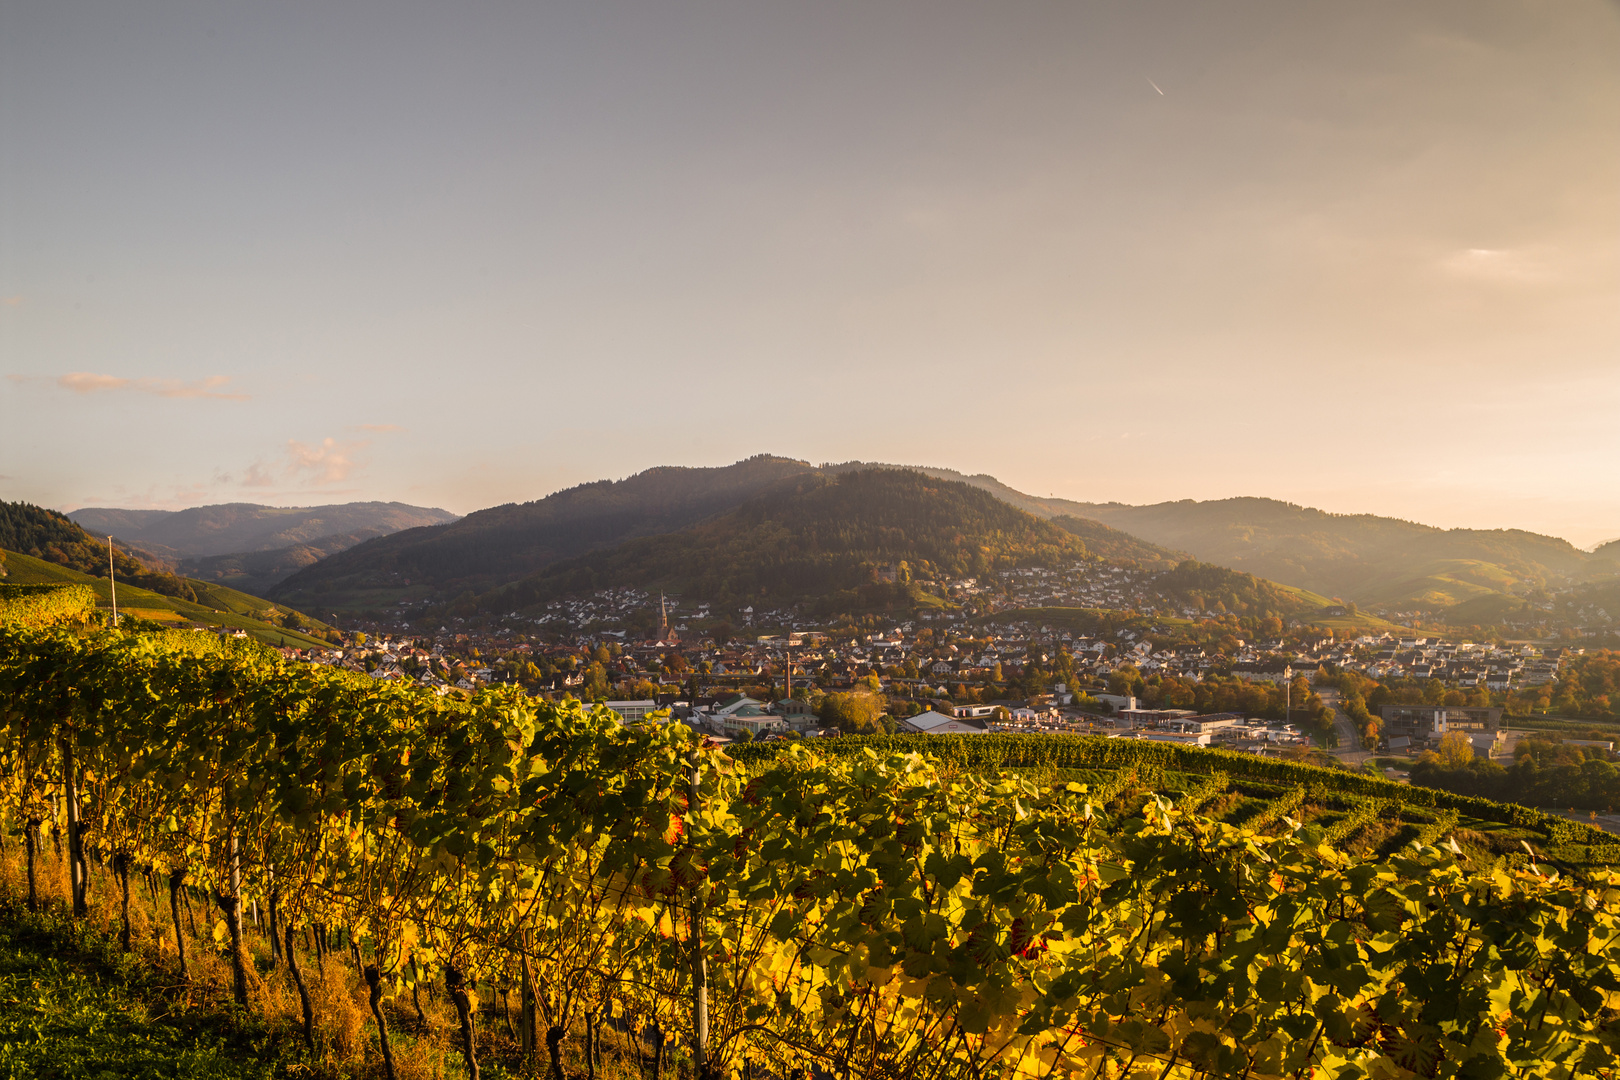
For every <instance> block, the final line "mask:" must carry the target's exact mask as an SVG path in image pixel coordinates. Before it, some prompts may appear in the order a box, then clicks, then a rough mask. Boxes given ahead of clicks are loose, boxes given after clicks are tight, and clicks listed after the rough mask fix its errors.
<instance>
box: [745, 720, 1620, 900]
mask: <svg viewBox="0 0 1620 1080" xmlns="http://www.w3.org/2000/svg"><path fill="white" fill-rule="evenodd" d="M781 745H782V744H781V743H755V744H750V745H744V746H741V747H735V748H733V749H732V753H733V754H734V755H735V756H736V757H737V758H738V759H740V760H742V761H745V762H748V763H750V764H758V763H760V762H764V761H767V760H769V759H770V757H771V756H772V755H773V754H775V753H776V752H777V749H778V748H779V747H780V746H781ZM868 749H870V750H874V751H876V752H878V753H880V754H889V753H895V752H906V751H916V750H919V749H920V750H923V751H925V752H926V753H928V754H929V755H930V756H931V757H933V758H934V759H935V760H936V761H937V762H938V763H939V765H940V767H941V768H943V769H944V770H945V771H946V772H947V773H948V774H950V775H955V774H956V773H982V772H986V771H989V772H996V771H1007V772H1011V773H1015V774H1016V775H1018V776H1020V777H1022V778H1023V779H1026V780H1030V781H1033V782H1036V783H1052V782H1067V781H1079V782H1083V783H1088V784H1091V785H1092V786H1093V792H1094V793H1095V792H1096V791H1099V790H1106V791H1108V792H1110V793H1112V794H1110V798H1109V799H1098V798H1097V796H1096V794H1093V796H1092V798H1093V801H1097V802H1102V803H1108V802H1109V801H1110V800H1112V804H1111V805H1112V809H1113V810H1114V811H1115V812H1117V813H1124V814H1135V813H1139V812H1140V810H1141V807H1142V805H1143V804H1144V803H1145V801H1146V800H1148V799H1149V798H1151V797H1152V796H1153V795H1154V794H1166V795H1173V796H1178V805H1180V806H1181V807H1182V809H1186V810H1192V809H1200V808H1202V809H1203V811H1204V813H1205V814H1206V815H1207V816H1210V817H1212V818H1215V819H1216V820H1220V821H1224V822H1228V823H1230V824H1234V825H1241V826H1242V827H1244V828H1248V829H1258V828H1261V827H1263V826H1265V825H1267V824H1269V823H1270V822H1271V821H1273V820H1275V817H1276V816H1277V815H1278V814H1279V813H1286V814H1291V815H1293V816H1294V817H1296V818H1298V819H1299V820H1301V821H1306V822H1310V823H1312V824H1316V825H1318V826H1320V827H1322V828H1324V829H1326V830H1327V832H1328V835H1329V838H1330V842H1332V843H1334V844H1335V845H1346V844H1347V845H1349V846H1348V849H1347V850H1350V851H1351V852H1352V853H1353V854H1356V855H1357V856H1358V857H1362V858H1387V857H1389V856H1391V855H1393V854H1395V853H1396V852H1397V851H1399V850H1401V849H1402V848H1404V847H1406V846H1407V845H1409V844H1410V842H1411V841H1412V840H1413V839H1415V838H1418V837H1420V836H1421V837H1423V838H1424V842H1425V843H1428V842H1431V840H1432V839H1433V838H1434V837H1437V836H1440V835H1441V833H1442V832H1444V833H1445V834H1446V835H1447V836H1448V837H1450V838H1451V839H1453V840H1455V841H1456V842H1458V843H1459V844H1460V845H1461V846H1462V848H1463V850H1464V852H1465V853H1466V854H1467V855H1468V856H1469V857H1470V858H1471V859H1473V860H1475V861H1478V862H1481V863H1482V864H1489V863H1492V862H1495V861H1501V862H1502V863H1503V864H1504V865H1510V866H1515V867H1517V866H1523V865H1526V864H1527V863H1528V861H1533V860H1536V859H1539V860H1540V861H1541V862H1543V863H1546V864H1550V865H1552V866H1554V867H1555V868H1557V869H1559V870H1560V871H1563V872H1566V873H1569V872H1573V873H1590V872H1598V871H1606V870H1607V869H1608V868H1610V867H1615V866H1620V836H1616V835H1615V834H1613V833H1609V832H1605V831H1604V830H1602V829H1599V828H1596V827H1594V826H1591V825H1585V824H1581V823H1579V822H1574V821H1570V820H1567V819H1565V818H1562V817H1555V816H1552V815H1549V814H1544V813H1541V812H1539V811H1537V810H1533V809H1530V808H1528V807H1524V806H1518V805H1515V804H1512V803H1499V802H1492V801H1490V800H1488V799H1480V798H1474V797H1472V796H1467V795H1456V794H1452V793H1451V792H1447V791H1441V790H1439V789H1436V788H1426V787H1412V786H1409V785H1406V784H1397V783H1395V782H1394V781H1390V780H1385V779H1383V778H1382V777H1379V776H1375V775H1372V774H1369V773H1357V772H1348V771H1345V770H1342V769H1326V768H1319V767H1317V766H1314V765H1305V764H1300V763H1297V762H1292V761H1286V760H1283V759H1280V758H1267V757H1258V756H1256V755H1253V754H1244V753H1238V752H1234V751H1226V750H1211V749H1202V748H1198V749H1194V748H1191V747H1183V746H1176V745H1173V744H1167V743H1158V742H1150V741H1145V740H1122V739H1102V738H1096V737H1092V736H1084V735H932V736H926V737H919V736H888V735H873V736H862V737H856V738H849V737H844V738H840V739H837V740H833V741H832V742H831V743H830V745H828V746H827V747H826V748H825V749H824V752H827V753H833V754H858V753H862V752H864V751H865V750H868ZM1212 784H1214V785H1218V787H1219V789H1220V790H1221V791H1223V792H1225V793H1226V795H1225V798H1224V799H1222V800H1221V802H1220V804H1219V805H1218V806H1211V805H1208V804H1207V803H1206V801H1205V800H1204V799H1203V798H1202V793H1203V792H1204V791H1206V790H1212V789H1210V788H1209V785H1212ZM1102 785H1109V786H1106V787H1103V786H1102ZM1189 797H1192V798H1196V799H1198V801H1197V802H1196V803H1189V802H1188V801H1187V799H1188V798H1189ZM1441 822H1444V823H1446V828H1445V829H1440V828H1438V827H1437V825H1438V823H1441ZM1526 845H1528V848H1527V847H1526Z"/></svg>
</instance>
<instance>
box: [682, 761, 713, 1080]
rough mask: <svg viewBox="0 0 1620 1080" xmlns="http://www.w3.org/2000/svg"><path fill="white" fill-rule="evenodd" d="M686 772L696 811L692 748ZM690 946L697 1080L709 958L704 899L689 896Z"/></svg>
mask: <svg viewBox="0 0 1620 1080" xmlns="http://www.w3.org/2000/svg"><path fill="white" fill-rule="evenodd" d="M688 760H689V761H690V763H691V764H690V766H689V767H688V769H687V773H686V805H687V811H686V812H687V814H688V815H689V816H691V817H696V816H697V812H698V797H699V796H698V752H697V751H696V750H693V751H692V755H691V757H690V758H689V759H688ZM690 918H691V932H690V935H689V937H690V939H691V940H690V942H689V945H690V948H691V950H692V952H691V963H692V1065H693V1072H694V1074H695V1075H696V1077H697V1080H710V1076H711V1073H710V1071H709V961H708V957H707V956H705V955H704V952H703V900H702V898H701V897H699V896H694V897H693V898H692V909H691V915H690Z"/></svg>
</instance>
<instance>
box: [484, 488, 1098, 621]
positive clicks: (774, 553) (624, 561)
mask: <svg viewBox="0 0 1620 1080" xmlns="http://www.w3.org/2000/svg"><path fill="white" fill-rule="evenodd" d="M1085 555H1086V547H1085V544H1084V543H1082V542H1081V541H1080V540H1079V539H1078V538H1077V537H1075V536H1073V535H1072V534H1070V533H1068V532H1066V531H1064V530H1063V529H1060V528H1058V527H1057V526H1055V525H1053V524H1051V523H1050V522H1046V521H1042V520H1040V519H1039V518H1036V517H1034V516H1032V515H1030V514H1027V513H1025V512H1024V511H1022V510H1018V509H1016V508H1014V507H1011V506H1008V505H1007V504H1006V503H1003V502H1001V501H1000V500H999V499H997V498H995V497H994V496H992V495H990V494H989V493H988V492H985V491H982V490H980V489H978V488H975V487H972V486H970V485H968V484H963V483H959V482H955V481H943V480H934V479H931V478H929V477H926V476H924V475H922V474H921V473H916V472H909V471H903V470H888V469H880V470H868V471H862V472H850V473H842V474H839V475H837V476H833V477H827V476H822V475H819V474H817V475H807V476H804V477H801V478H799V479H797V480H795V481H793V482H792V483H791V484H788V485H784V486H782V487H779V488H778V489H777V490H774V491H772V492H770V493H769V494H766V495H762V496H760V497H758V498H756V499H752V500H750V501H749V502H747V503H745V504H744V505H742V506H741V507H738V508H737V509H736V510H733V511H731V512H729V513H726V514H723V515H721V516H719V517H717V518H714V519H712V520H710V521H707V522H704V523H702V524H700V525H697V526H694V527H693V528H690V529H685V530H682V531H680V532H676V533H670V534H667V535H663V536H654V537H646V538H643V539H640V540H633V541H631V542H629V543H627V544H624V545H622V546H620V547H618V548H616V549H614V550H612V551H604V552H599V553H595V554H591V555H587V556H583V557H581V558H578V559H573V560H569V561H567V562H563V563H559V564H557V565H556V566H554V567H550V568H548V569H546V570H544V571H542V572H541V573H539V574H537V575H535V576H534V577H531V578H528V579H526V580H524V581H521V582H518V583H517V584H515V585H512V586H510V587H507V588H504V589H499V590H497V591H495V592H493V593H491V594H489V595H488V596H487V597H484V598H482V599H481V600H480V602H479V606H480V607H481V608H483V609H485V610H488V611H507V610H511V609H513V608H525V607H530V606H532V605H535V604H540V603H544V602H545V601H547V600H552V599H556V598H558V597H562V596H566V595H571V594H577V593H583V592H590V591H592V590H595V589H600V588H607V587H611V586H622V585H629V586H637V587H643V588H647V587H653V586H657V587H664V588H669V589H671V590H672V591H679V592H681V593H682V594H684V595H690V596H701V597H703V598H705V599H707V600H710V601H712V602H715V603H719V604H722V605H729V606H741V605H744V604H759V603H767V604H770V603H793V602H798V601H811V602H813V603H816V604H820V605H824V606H829V610H845V608H842V607H840V606H839V605H841V604H845V603H847V601H848V598H849V597H850V596H851V595H856V596H859V595H861V590H863V589H865V590H867V593H868V594H869V595H868V600H869V601H870V602H896V601H899V602H909V600H910V598H911V596H912V594H911V592H910V591H909V590H910V589H911V588H913V587H916V586H917V585H918V584H919V583H921V582H923V581H926V580H929V579H935V578H954V577H983V576H988V575H990V574H993V573H994V572H995V571H998V570H1004V569H1008V568H1011V567H1015V566H1034V565H1050V564H1056V563H1070V562H1073V561H1074V560H1076V559H1079V558H1083V557H1085ZM901 563H905V564H906V567H905V572H906V573H908V574H909V577H910V578H911V581H910V582H909V583H908V582H906V581H904V580H903V579H902V577H901V575H902V569H901V567H900V564H901ZM879 575H882V576H884V577H888V576H891V575H892V576H893V577H894V578H895V580H893V581H884V580H878V576H879Z"/></svg>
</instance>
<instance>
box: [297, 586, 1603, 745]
mask: <svg viewBox="0 0 1620 1080" xmlns="http://www.w3.org/2000/svg"><path fill="white" fill-rule="evenodd" d="M1154 576H1155V575H1153V574H1152V573H1149V572H1143V571H1134V570H1130V569H1121V568H1117V567H1109V566H1106V565H1104V566H1100V567H1099V566H1093V565H1088V564H1081V565H1079V566H1077V567H1075V568H1072V569H1070V570H1069V571H1066V572H1057V571H1043V570H1012V571H1007V572H1004V573H1003V574H1001V575H999V580H997V581H995V582H992V583H988V584H989V585H990V587H987V586H986V583H981V582H978V581H975V580H973V579H959V580H951V581H946V582H941V583H939V589H940V595H941V596H942V597H945V598H949V600H950V601H951V606H950V607H948V608H947V607H941V608H939V609H923V610H921V611H920V612H918V613H917V615H916V617H915V618H913V619H909V620H903V621H893V622H882V621H880V620H879V619H878V618H877V617H875V616H867V617H865V618H863V619H861V620H858V621H857V620H851V619H846V620H843V621H840V622H838V623H825V624H820V625H817V624H815V623H814V622H813V620H808V619H806V618H805V617H804V616H803V615H802V613H799V612H795V611H781V610H760V611H756V610H754V609H752V608H751V607H746V606H745V607H744V608H743V609H742V610H740V611H736V612H731V613H725V615H722V614H721V613H716V612H713V611H712V610H711V608H710V606H709V605H708V604H706V603H695V604H683V603H682V601H680V600H679V599H677V598H671V597H667V596H660V595H657V594H651V593H648V592H645V591H641V590H636V589H630V588H616V589H609V590H602V591H599V592H596V593H594V594H591V595H589V596H586V597H582V598H577V599H570V600H567V601H558V602H553V603H551V604H549V605H547V606H546V608H545V609H544V610H542V611H540V612H539V613H538V614H533V615H528V616H524V615H520V614H519V613H516V612H514V613H510V614H508V615H507V616H506V617H504V618H501V619H496V620H473V621H468V620H462V619H450V620H448V622H447V623H446V624H445V625H442V626H439V627H436V628H431V629H429V630H428V631H427V632H423V631H422V630H421V629H419V628H418V629H410V628H407V627H405V626H404V625H403V624H399V623H395V624H393V625H391V626H390V625H379V626H374V627H372V629H371V631H370V632H369V633H363V632H357V633H354V634H352V635H351V640H350V641H349V642H348V643H346V644H345V645H343V646H341V647H338V648H333V649H330V650H325V651H320V650H314V651H311V653H309V654H308V655H307V658H308V659H310V660H312V661H313V662H315V663H319V664H333V665H339V666H342V667H346V668H350V669H353V670H356V671H363V672H365V673H366V674H368V675H369V676H371V677H372V678H376V679H395V680H404V681H409V682H411V683H414V684H415V685H418V686H420V687H423V688H427V689H429V690H431V691H433V692H436V693H441V694H444V693H463V694H466V693H473V692H476V691H478V690H479V689H481V688H484V687H487V686H495V685H512V686H518V687H521V688H522V689H523V690H524V691H526V692H528V693H530V694H534V695H542V696H547V697H553V698H555V697H561V696H563V695H572V696H573V697H575V698H578V699H580V700H582V701H586V702H594V703H601V704H604V705H605V706H606V707H607V708H609V709H612V710H614V711H616V712H618V713H619V714H620V715H621V717H623V718H624V719H626V720H631V719H638V718H640V717H643V716H645V715H647V714H650V713H653V712H656V711H659V710H668V714H669V715H670V716H671V717H672V718H673V719H675V720H679V721H682V722H685V723H688V724H690V725H692V726H693V727H695V728H697V729H698V730H700V731H702V732H704V733H706V734H708V735H710V736H712V737H714V738H716V739H728V740H755V739H779V738H804V737H818V736H820V737H826V736H832V735H836V734H839V733H841V732H855V731H863V730H892V731H898V732H918V733H933V734H940V733H964V734H972V733H988V732H997V731H1007V732H1050V733H1065V732H1066V733H1085V734H1100V735H1107V736H1111V737H1121V738H1145V739H1155V740H1160V741H1166V742H1173V743H1179V744H1183V745H1196V746H1212V745H1213V746H1226V747H1229V748H1233V749H1241V750H1246V751H1250V752H1254V753H1269V754H1278V753H1294V754H1300V753H1304V752H1306V751H1308V749H1309V748H1310V747H1312V746H1313V745H1316V746H1322V745H1326V746H1333V745H1349V744H1359V745H1360V746H1362V747H1364V748H1367V749H1374V748H1377V747H1384V748H1392V749H1398V750H1399V749H1407V750H1412V751H1416V750H1421V749H1423V748H1425V747H1429V746H1432V745H1434V744H1436V743H1437V741H1438V739H1439V738H1440V737H1442V736H1443V735H1444V734H1445V733H1446V732H1447V731H1448V730H1452V729H1464V730H1470V731H1475V732H1476V733H1477V736H1478V737H1477V738H1476V740H1475V741H1476V744H1477V749H1478V752H1480V753H1481V754H1484V755H1489V754H1490V753H1491V751H1492V750H1493V748H1496V743H1495V742H1494V740H1495V739H1496V738H1497V737H1498V729H1499V726H1500V718H1501V716H1502V712H1503V703H1504V701H1505V700H1506V698H1507V696H1508V695H1509V694H1511V693H1513V692H1515V691H1517V692H1521V693H1522V692H1524V691H1525V690H1527V689H1528V688H1534V687H1541V686H1546V685H1547V684H1550V683H1552V682H1554V681H1555V680H1556V679H1557V677H1558V674H1559V671H1560V665H1561V664H1562V663H1563V662H1564V661H1565V660H1566V659H1567V658H1569V657H1571V656H1574V655H1578V654H1579V653H1580V651H1581V650H1579V649H1574V648H1565V647H1555V646H1545V645H1531V644H1487V643H1474V642H1462V641H1447V640H1441V639H1438V638H1430V637H1424V636H1420V635H1416V634H1410V633H1408V634H1401V635H1396V634H1393V633H1377V634H1374V633H1359V634H1353V635H1352V634H1349V633H1338V634H1335V633H1332V632H1328V631H1323V630H1320V629H1316V628H1312V627H1308V626H1306V627H1298V626H1296V627H1294V628H1292V629H1291V630H1287V631H1285V629H1284V627H1283V626H1282V624H1281V622H1280V620H1276V619H1272V620H1267V623H1269V625H1263V626H1262V630H1263V632H1266V633H1267V635H1268V636H1266V637H1263V638H1258V637H1257V638H1256V639H1253V640H1248V639H1245V638H1241V637H1237V636H1235V635H1234V634H1233V633H1232V632H1231V622H1230V620H1227V621H1224V622H1223V621H1220V620H1219V619H1217V618H1215V617H1213V616H1212V615H1211V614H1210V613H1207V612H1202V611H1194V610H1188V609H1176V610H1170V609H1169V608H1168V607H1167V606H1166V604H1165V601H1164V598H1163V597H1162V595H1159V594H1156V593H1154V592H1153V591H1152V582H1153V579H1154ZM1060 606H1061V608H1067V607H1072V608H1083V609H1092V610H1095V611H1097V612H1099V613H1100V614H1101V617H1100V618H1099V619H1097V620H1096V623H1097V625H1096V626H1094V627H1092V628H1091V629H1090V630H1081V629H1077V628H1075V627H1070V626H1060V625H1054V624H1053V623H1052V622H1048V621H1041V620H1040V619H1039V618H1029V617H1025V616H1026V615H1028V614H1029V613H1030V612H1031V609H1041V608H1045V609H1049V610H1050V609H1053V608H1059V609H1060V610H1061V608H1060ZM1127 614H1128V616H1129V618H1128V619H1127V618H1126V617H1125V616H1126V615H1127ZM726 615H728V616H729V617H725V616H726ZM1116 622H1128V623H1129V625H1121V626H1115V625H1114V624H1115V623H1116ZM649 624H650V625H651V629H650V630H638V629H635V627H645V626H647V625H649ZM289 651H291V650H289ZM301 655H302V654H301ZM1352 674H1353V675H1359V676H1362V677H1364V678H1365V679H1368V680H1373V681H1375V682H1378V683H1380V684H1386V685H1397V686H1404V687H1408V688H1412V687H1421V688H1424V689H1422V690H1420V691H1417V692H1409V693H1407V694H1406V695H1405V696H1404V697H1402V698H1401V699H1400V700H1399V701H1397V702H1394V703H1392V704H1388V705H1384V706H1382V707H1381V708H1380V709H1379V710H1378V712H1377V713H1376V714H1373V715H1370V716H1369V717H1368V720H1367V724H1370V729H1369V727H1368V726H1367V724H1363V723H1361V722H1357V723H1356V724H1354V725H1353V726H1350V725H1347V724H1346V720H1345V718H1344V717H1343V716H1342V715H1341V716H1340V717H1337V718H1336V717H1335V713H1334V710H1333V709H1332V707H1331V706H1332V705H1333V704H1336V703H1337V700H1338V692H1337V690H1336V689H1334V682H1333V680H1334V679H1335V678H1340V677H1343V676H1345V675H1352ZM1423 706H1428V707H1429V713H1428V714H1426V716H1427V719H1426V720H1425V721H1424V722H1423V723H1418V722H1417V720H1416V719H1415V717H1416V716H1417V714H1416V713H1415V712H1414V709H1420V708H1421V707H1423ZM1436 710H1438V711H1436ZM1463 710H1468V712H1467V713H1466V714H1465V712H1464V711H1463ZM1481 710H1484V711H1483V712H1481ZM1448 716H1449V717H1450V719H1451V720H1452V721H1453V722H1452V723H1451V724H1450V725H1448V722H1447V721H1448ZM1336 719H1337V721H1338V722H1337V724H1336V723H1335V720H1336Z"/></svg>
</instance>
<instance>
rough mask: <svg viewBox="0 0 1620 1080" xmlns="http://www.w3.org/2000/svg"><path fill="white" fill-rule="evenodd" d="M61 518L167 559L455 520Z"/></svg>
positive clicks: (250, 507)
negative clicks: (71, 520) (70, 519)
mask: <svg viewBox="0 0 1620 1080" xmlns="http://www.w3.org/2000/svg"><path fill="white" fill-rule="evenodd" d="M67 516H68V517H69V518H72V519H73V520H74V521H76V522H78V523H79V524H80V525H82V526H84V527H85V528H86V529H88V530H90V531H91V532H92V533H99V534H100V535H102V536H106V535H108V534H109V533H110V534H112V535H114V536H116V537H117V538H118V539H119V540H120V541H121V542H124V543H128V544H132V545H134V546H135V547H138V548H141V549H142V550H144V551H149V552H151V553H152V554H154V555H158V556H161V557H163V558H165V559H170V560H179V559H186V558H195V557H204V556H210V555H231V554H235V553H238V552H246V551H271V550H275V549H277V548H287V547H293V546H296V545H299V544H310V543H314V542H316V541H322V542H323V543H324V545H325V546H326V547H328V548H333V549H336V545H335V543H334V538H337V537H342V536H353V537H356V538H357V540H358V539H365V538H368V537H373V536H385V535H387V534H388V533H395V532H399V531H400V530H401V529H413V528H417V527H419V526H423V525H442V524H445V523H446V522H451V521H455V520H456V515H455V514H452V513H449V512H448V511H445V510H439V509H432V508H428V507H422V506H411V505H409V504H407V503H400V502H351V503H337V504H333V505H329V506H260V505H258V504H257V503H217V504H215V505H212V506H194V507H191V508H190V509H186V510H119V509H111V508H107V507H99V506H90V507H85V508H83V509H80V510H74V511H72V512H71V513H69V514H68V515H67Z"/></svg>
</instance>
